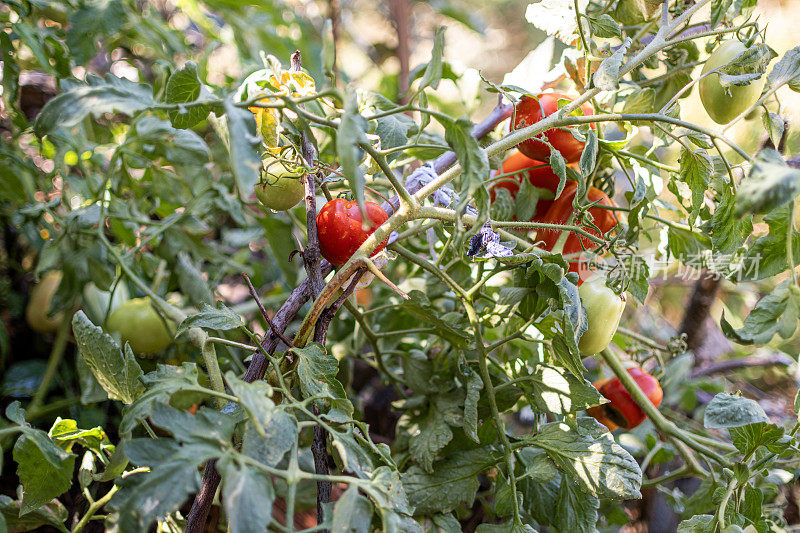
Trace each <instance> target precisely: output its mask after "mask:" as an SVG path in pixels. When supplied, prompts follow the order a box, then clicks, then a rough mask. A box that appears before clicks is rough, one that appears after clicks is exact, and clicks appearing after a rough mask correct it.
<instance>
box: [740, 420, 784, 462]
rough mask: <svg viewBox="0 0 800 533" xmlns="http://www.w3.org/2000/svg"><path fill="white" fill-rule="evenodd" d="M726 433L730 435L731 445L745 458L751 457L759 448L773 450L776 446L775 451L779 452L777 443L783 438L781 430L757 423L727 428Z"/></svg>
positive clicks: (763, 423)
mask: <svg viewBox="0 0 800 533" xmlns="http://www.w3.org/2000/svg"><path fill="white" fill-rule="evenodd" d="M728 432H729V433H730V434H731V440H732V441H733V445H734V446H736V448H737V449H738V450H739V451H740V452H742V454H743V455H745V456H749V455H751V454H752V453H754V452H755V451H756V449H758V448H759V447H761V446H767V447H769V448H775V445H777V449H775V451H776V452H777V451H780V448H781V446H780V445H779V441H780V440H781V439H782V437H783V429H781V428H780V427H778V426H777V425H775V424H768V423H765V422H759V423H756V424H748V425H746V426H740V427H732V428H728Z"/></svg>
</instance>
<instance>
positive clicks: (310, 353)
mask: <svg viewBox="0 0 800 533" xmlns="http://www.w3.org/2000/svg"><path fill="white" fill-rule="evenodd" d="M292 351H293V352H294V353H295V354H297V356H298V362H297V377H298V378H299V379H300V388H301V389H302V390H303V395H304V396H305V397H309V396H321V397H324V398H328V399H330V400H331V405H332V406H333V407H335V408H338V409H341V410H342V411H344V412H345V413H347V414H348V415H352V414H353V404H351V403H350V400H348V399H347V394H346V393H345V391H344V387H342V384H341V383H339V380H337V379H336V374H338V372H339V361H337V359H336V358H335V357H334V356H332V355H331V354H329V353H327V352H326V351H325V348H324V347H323V346H322V345H320V344H317V343H311V344H309V345H308V346H306V347H305V348H292Z"/></svg>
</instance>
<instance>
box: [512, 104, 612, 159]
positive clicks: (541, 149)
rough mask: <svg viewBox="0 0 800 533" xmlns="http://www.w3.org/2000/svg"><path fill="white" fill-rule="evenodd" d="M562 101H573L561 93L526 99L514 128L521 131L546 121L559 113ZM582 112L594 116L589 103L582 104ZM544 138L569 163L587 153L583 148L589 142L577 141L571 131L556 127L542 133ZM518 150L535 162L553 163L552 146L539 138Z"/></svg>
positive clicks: (515, 115)
mask: <svg viewBox="0 0 800 533" xmlns="http://www.w3.org/2000/svg"><path fill="white" fill-rule="evenodd" d="M559 100H572V98H570V97H568V96H566V95H564V94H561V93H544V94H540V95H539V96H538V100H537V99H536V98H532V97H530V96H526V97H524V98H522V100H520V101H519V103H518V104H517V106H516V110H515V114H514V129H515V130H517V129H520V128H525V127H527V126H532V125H533V124H536V123H537V122H539V121H540V120H542V118H544V117H547V116H549V115H552V114H553V113H556V112H558V101H559ZM581 110H583V114H584V115H593V114H594V109H593V108H592V106H591V104H589V103H584V104H582V105H581ZM590 127H591V128H592V129H594V128H596V127H597V126H596V125H595V123H591V124H590ZM541 135H544V137H547V142H549V143H550V144H552V145H553V147H555V149H556V150H558V151H559V152H561V155H562V156H564V159H566V160H567V163H574V162H576V161H578V160H579V159H580V158H581V153H583V147H584V146H585V144H586V143H583V142H581V141H579V140H577V139H576V138H575V137H573V135H572V133H571V132H570V131H567V130H564V129H559V128H553V129H549V130H547V131H545V132H544V133H543V134H540V136H541ZM517 148H519V151H520V152H522V153H523V154H525V155H526V156H528V157H530V158H531V159H535V160H537V161H549V158H550V147H549V146H548V145H547V144H545V143H543V142H542V141H539V140H536V138H533V139H527V140H525V141H522V142H521V143H519V145H517Z"/></svg>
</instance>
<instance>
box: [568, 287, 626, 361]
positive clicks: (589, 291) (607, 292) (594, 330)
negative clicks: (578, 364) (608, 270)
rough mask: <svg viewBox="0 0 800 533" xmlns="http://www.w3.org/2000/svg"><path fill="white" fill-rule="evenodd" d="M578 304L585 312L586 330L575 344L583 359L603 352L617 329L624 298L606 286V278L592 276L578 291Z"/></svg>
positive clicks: (623, 308) (623, 306)
mask: <svg viewBox="0 0 800 533" xmlns="http://www.w3.org/2000/svg"><path fill="white" fill-rule="evenodd" d="M578 294H579V295H580V297H581V304H582V305H583V307H584V308H585V309H586V319H587V322H588V328H587V329H586V331H585V332H584V334H583V335H582V336H581V339H580V341H579V342H578V349H579V350H580V352H581V355H583V356H590V355H594V354H597V353H600V352H602V351H603V350H605V349H606V348H607V347H608V345H609V344H610V343H611V339H612V338H613V337H614V333H616V332H617V327H619V320H620V318H622V311H624V310H625V297H624V296H619V295H617V294H615V293H614V291H612V290H611V289H609V288H608V287H606V278H605V277H604V276H601V275H595V276H592V277H590V278H589V279H587V280H586V281H584V282H583V284H582V285H581V286H580V288H578Z"/></svg>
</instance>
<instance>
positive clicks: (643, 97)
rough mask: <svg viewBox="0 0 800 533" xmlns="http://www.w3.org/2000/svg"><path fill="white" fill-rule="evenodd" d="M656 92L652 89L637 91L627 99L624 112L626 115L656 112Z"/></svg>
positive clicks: (623, 107) (623, 108) (646, 88)
mask: <svg viewBox="0 0 800 533" xmlns="http://www.w3.org/2000/svg"><path fill="white" fill-rule="evenodd" d="M655 102H656V91H655V89H652V88H650V87H645V88H644V89H637V90H635V91H633V92H631V93H630V94H629V95H628V96H627V97H626V98H625V105H624V106H622V112H623V113H625V114H640V113H652V112H653V111H655V110H656V109H655Z"/></svg>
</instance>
